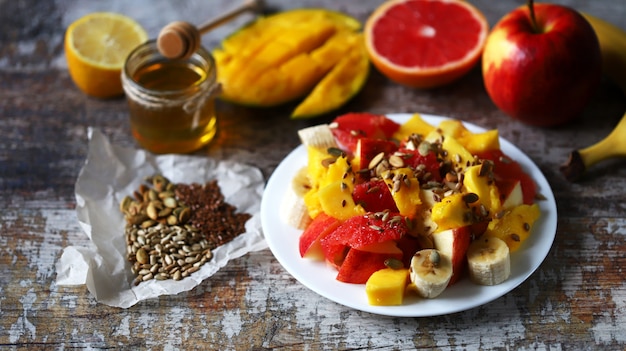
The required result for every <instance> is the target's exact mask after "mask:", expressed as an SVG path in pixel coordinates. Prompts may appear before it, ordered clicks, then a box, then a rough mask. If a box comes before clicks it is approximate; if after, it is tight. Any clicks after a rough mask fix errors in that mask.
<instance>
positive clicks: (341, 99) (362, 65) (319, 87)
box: [291, 33, 370, 118]
mask: <svg viewBox="0 0 626 351" xmlns="http://www.w3.org/2000/svg"><path fill="white" fill-rule="evenodd" d="M353 37H354V38H355V40H354V43H353V45H351V46H349V45H348V47H349V52H348V53H347V55H346V56H344V57H343V58H341V59H340V60H339V61H338V62H337V63H336V64H335V66H334V67H333V68H332V70H331V71H330V72H329V73H328V74H326V75H325V76H324V77H323V78H322V80H321V81H319V82H318V83H317V84H316V85H315V87H314V88H313V91H312V92H311V93H310V94H309V95H307V97H306V98H305V99H304V101H302V102H301V103H300V104H299V105H298V106H297V107H296V109H295V110H294V112H293V113H292V115H291V118H305V117H310V116H316V115H320V114H323V113H325V112H327V111H332V110H335V109H337V108H339V107H340V106H342V105H343V104H344V103H346V102H347V101H348V100H350V99H351V98H352V97H353V96H354V95H356V93H358V92H359V91H360V90H361V88H362V87H363V85H365V82H366V80H367V77H368V75H369V65H370V63H369V58H368V56H367V52H366V50H365V44H364V43H363V38H362V35H361V34H358V33H354V34H353ZM357 39H358V40H357ZM346 44H349V42H348V43H346Z"/></svg>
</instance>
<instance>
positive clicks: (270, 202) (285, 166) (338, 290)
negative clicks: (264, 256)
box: [261, 114, 557, 317]
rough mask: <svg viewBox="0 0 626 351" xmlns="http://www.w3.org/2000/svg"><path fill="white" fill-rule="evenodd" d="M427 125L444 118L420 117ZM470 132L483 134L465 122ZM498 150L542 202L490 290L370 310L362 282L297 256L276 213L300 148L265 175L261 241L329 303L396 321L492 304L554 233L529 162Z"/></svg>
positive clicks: (464, 284)
mask: <svg viewBox="0 0 626 351" xmlns="http://www.w3.org/2000/svg"><path fill="white" fill-rule="evenodd" d="M388 117H389V118H391V119H393V120H394V121H396V122H400V123H401V122H404V121H406V120H407V119H408V118H409V117H410V115H409V114H392V115H388ZM422 117H423V119H424V120H425V121H427V122H429V123H431V124H433V125H437V124H439V122H440V121H442V120H443V119H445V117H439V116H431V115H422ZM464 124H465V126H466V127H467V128H468V129H469V130H471V131H473V132H481V131H484V129H483V128H480V127H477V126H475V125H472V124H470V123H467V122H465V123H464ZM500 146H501V149H502V150H503V151H504V153H506V154H507V155H509V156H510V157H511V158H512V159H514V160H516V161H517V162H519V163H520V164H521V165H522V167H523V168H524V169H525V170H526V171H527V172H528V173H529V174H530V175H531V177H532V178H533V179H534V180H535V181H536V182H537V185H538V188H539V192H540V193H541V194H542V195H543V196H544V197H545V198H546V200H541V201H539V202H538V203H539V206H540V207H541V213H542V215H541V217H540V219H539V220H537V222H536V224H535V225H534V226H533V230H532V233H531V235H530V238H529V239H527V240H526V242H524V244H523V246H522V248H521V249H520V250H518V251H516V252H515V253H513V254H512V255H511V277H510V278H509V279H508V280H506V281H505V282H504V283H502V284H499V285H496V286H480V285H476V284H473V283H472V282H470V281H469V279H462V280H461V281H459V282H458V283H456V284H455V285H453V286H451V287H450V288H448V289H446V290H445V291H444V292H443V293H442V294H441V295H439V296H438V297H437V298H434V299H420V298H417V297H410V298H407V299H405V301H404V303H403V305H401V306H371V305H369V304H368V302H367V296H366V293H365V284H347V283H342V282H339V281H337V280H336V279H335V277H336V275H337V271H336V270H335V269H333V268H331V267H329V266H327V265H326V264H325V263H324V262H317V261H312V260H310V259H304V258H301V257H300V253H299V251H298V239H299V236H300V234H301V232H302V231H301V230H298V229H296V228H293V227H291V226H289V225H287V224H286V223H285V221H284V220H283V219H282V218H281V215H280V213H279V209H280V207H281V202H282V201H283V199H284V197H285V194H286V191H287V190H288V187H289V186H290V184H291V180H292V178H293V176H294V175H295V173H296V172H297V171H298V170H299V169H300V168H302V167H303V166H305V165H306V163H307V153H306V149H305V148H304V147H303V146H302V145H301V146H299V147H297V148H296V149H295V150H293V151H292V152H291V153H290V154H289V155H288V156H287V157H286V158H285V159H284V160H283V161H282V162H281V163H280V165H279V166H278V167H277V168H276V170H275V172H274V173H273V174H272V176H271V177H270V179H269V181H268V183H267V186H266V188H265V192H264V194H263V199H262V202H261V221H262V227H263V231H264V234H265V239H266V240H267V243H268V245H269V248H270V250H271V251H272V253H273V254H274V256H275V257H276V259H277V260H278V262H280V264H281V265H282V266H283V267H284V268H285V269H286V270H287V271H288V272H289V273H290V274H291V275H292V276H293V277H295V278H296V279H297V280H298V281H299V282H300V283H302V284H303V285H305V286H306V287H308V288H309V289H311V290H313V291H314V292H316V293H318V294H319V295H322V296H324V297H326V298H328V299H329V300H331V301H334V302H336V303H339V304H342V305H345V306H347V307H351V308H354V309H357V310H361V311H365V312H370V313H375V314H380V315H387V316H397V317H426V316H436V315H444V314H450V313H455V312H460V311H465V310H468V309H471V308H474V307H477V306H481V305H483V304H486V303H488V302H490V301H493V300H495V299H497V298H499V297H501V296H503V295H504V294H506V293H508V292H509V291H511V290H513V289H515V288H516V287H517V286H518V285H520V284H521V283H522V282H524V281H525V280H526V279H527V278H528V277H529V276H530V275H531V274H532V273H533V272H534V271H535V270H536V269H537V268H538V267H539V265H541V262H543V260H544V258H545V257H546V255H547V254H548V252H549V251H550V247H551V246H552V242H553V241H554V237H555V235H556V226H557V210H556V202H555V200H554V195H553V193H552V189H550V185H549V184H548V182H547V180H546V178H545V177H544V175H543V174H542V173H541V171H540V170H539V168H537V166H536V165H535V164H534V163H533V162H532V160H531V159H530V158H529V157H528V156H526V155H525V154H524V153H523V152H522V151H520V150H519V149H518V148H517V147H515V146H514V145H513V144H511V143H510V142H508V141H507V140H504V139H502V138H501V139H500Z"/></svg>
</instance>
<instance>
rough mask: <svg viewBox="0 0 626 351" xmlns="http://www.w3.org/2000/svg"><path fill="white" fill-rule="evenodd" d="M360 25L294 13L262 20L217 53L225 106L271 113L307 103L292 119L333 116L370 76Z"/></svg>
mask: <svg viewBox="0 0 626 351" xmlns="http://www.w3.org/2000/svg"><path fill="white" fill-rule="evenodd" d="M360 29H361V24H360V22H359V21H357V20H356V19H354V18H352V17H350V16H347V15H344V14H342V13H340V12H335V11H330V10H326V9H295V10H289V11H285V12H280V13H277V14H274V15H270V16H267V17H261V18H259V19H257V20H255V21H253V22H252V23H251V24H249V25H247V26H245V27H243V28H242V29H240V30H239V31H237V32H235V33H234V34H232V35H231V36H229V37H227V38H226V39H224V41H223V42H222V44H221V48H218V49H215V50H214V51H213V56H214V57H215V61H216V64H217V76H218V81H219V82H220V83H221V85H222V96H221V97H222V98H223V99H224V100H227V101H230V102H233V103H237V104H241V105H247V106H256V107H270V106H277V105H281V104H284V103H287V102H291V101H295V100H297V99H302V98H304V99H303V101H301V103H300V104H299V105H298V106H297V107H296V109H295V110H294V111H293V113H292V118H307V117H314V116H317V115H321V114H324V113H327V112H330V111H333V110H335V109H337V108H339V107H341V106H342V105H343V104H345V103H346V102H347V101H348V100H350V99H351V98H352V97H353V96H354V95H356V94H357V93H358V92H359V91H360V90H361V88H362V87H363V85H364V84H365V81H366V80H367V77H368V75H369V70H370V64H369V59H368V57H367V52H366V50H365V44H364V40H363V36H362V33H360V32H359V30H360Z"/></svg>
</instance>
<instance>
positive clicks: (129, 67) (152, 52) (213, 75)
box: [122, 39, 217, 100]
mask: <svg viewBox="0 0 626 351" xmlns="http://www.w3.org/2000/svg"><path fill="white" fill-rule="evenodd" d="M171 61H172V60H171V59H168V58H166V57H165V56H163V55H162V54H161V53H160V52H159V50H158V47H157V43H156V40H155V39H151V40H148V41H146V42H144V43H143V44H141V45H139V46H137V47H136V48H135V49H133V50H132V51H131V52H130V54H128V56H127V57H126V60H125V62H124V67H123V69H122V85H123V87H124V90H125V91H126V93H127V94H128V93H130V94H133V93H134V94H141V95H142V96H145V95H149V96H151V97H153V98H167V99H177V97H179V99H181V100H185V99H189V97H190V95H195V94H202V93H203V92H205V91H207V90H212V88H213V87H214V86H215V82H216V79H217V72H216V64H215V59H214V58H213V55H212V54H211V53H210V52H209V51H207V50H206V49H205V48H203V47H200V48H199V49H198V50H197V51H196V52H194V53H193V54H192V55H191V57H189V58H188V59H183V60H180V61H182V62H184V63H188V64H191V65H193V66H194V67H198V68H200V69H202V70H203V71H204V73H205V75H204V77H203V78H202V79H201V81H200V82H199V83H197V84H194V85H191V86H189V87H186V88H183V89H169V90H154V89H149V88H146V87H144V86H143V85H141V84H140V83H139V82H138V81H136V80H135V79H134V77H133V73H134V72H136V71H137V70H139V69H141V68H142V67H145V66H147V65H150V64H154V63H160V62H171Z"/></svg>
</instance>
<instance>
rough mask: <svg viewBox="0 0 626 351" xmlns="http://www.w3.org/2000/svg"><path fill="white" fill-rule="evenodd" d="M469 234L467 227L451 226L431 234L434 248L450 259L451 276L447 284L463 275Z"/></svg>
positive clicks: (469, 240) (469, 239) (454, 281)
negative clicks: (451, 227)
mask: <svg viewBox="0 0 626 351" xmlns="http://www.w3.org/2000/svg"><path fill="white" fill-rule="evenodd" d="M471 235H472V234H471V230H470V228H469V227H460V228H453V229H448V230H444V231H441V232H437V233H434V234H433V242H434V243H435V248H436V249H437V250H439V252H440V253H441V254H442V255H446V256H448V257H449V258H450V260H451V261H452V278H450V282H449V283H448V285H452V284H454V283H456V282H457V281H458V280H459V279H461V277H463V276H464V275H465V271H466V268H467V259H466V253H467V248H468V247H469V244H470V242H471Z"/></svg>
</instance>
